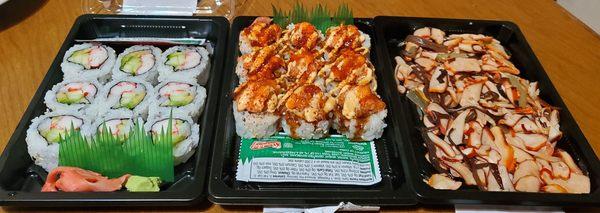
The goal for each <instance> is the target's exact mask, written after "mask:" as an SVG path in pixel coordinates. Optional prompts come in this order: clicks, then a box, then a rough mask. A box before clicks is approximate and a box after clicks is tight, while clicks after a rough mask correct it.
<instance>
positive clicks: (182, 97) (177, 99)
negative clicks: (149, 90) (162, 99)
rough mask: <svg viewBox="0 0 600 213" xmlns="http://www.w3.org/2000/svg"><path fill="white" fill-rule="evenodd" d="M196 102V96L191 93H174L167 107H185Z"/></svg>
mask: <svg viewBox="0 0 600 213" xmlns="http://www.w3.org/2000/svg"><path fill="white" fill-rule="evenodd" d="M193 100H194V96H193V95H192V94H191V93H189V92H178V93H173V94H171V95H170V96H169V101H167V106H176V107H180V106H185V105H188V104H190V103H192V101H193Z"/></svg>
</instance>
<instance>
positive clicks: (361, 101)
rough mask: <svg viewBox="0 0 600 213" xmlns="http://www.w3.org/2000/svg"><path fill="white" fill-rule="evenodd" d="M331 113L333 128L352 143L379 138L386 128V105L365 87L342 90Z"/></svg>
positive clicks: (350, 87) (348, 87)
mask: <svg viewBox="0 0 600 213" xmlns="http://www.w3.org/2000/svg"><path fill="white" fill-rule="evenodd" d="M333 112H334V113H333V114H334V120H333V121H334V123H333V127H334V128H335V129H336V130H337V131H338V132H339V133H340V134H343V135H345V136H346V137H348V138H350V139H351V140H353V141H370V140H373V139H376V138H379V137H381V135H382V134H383V129H384V128H385V127H386V126H387V125H386V124H385V121H384V119H385V117H386V116H387V109H386V105H385V103H384V102H383V101H382V100H381V99H380V98H379V96H378V95H377V94H375V93H374V92H373V91H372V90H371V88H369V86H367V85H361V86H347V87H345V88H344V89H342V93H341V94H340V96H339V97H338V99H337V105H336V107H335V109H334V110H333Z"/></svg>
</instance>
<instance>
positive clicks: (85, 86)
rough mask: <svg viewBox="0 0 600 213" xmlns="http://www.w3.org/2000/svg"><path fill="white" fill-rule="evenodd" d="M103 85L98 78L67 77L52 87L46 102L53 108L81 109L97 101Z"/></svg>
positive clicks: (45, 97)
mask: <svg viewBox="0 0 600 213" xmlns="http://www.w3.org/2000/svg"><path fill="white" fill-rule="evenodd" d="M100 88H101V85H100V83H99V82H98V81H96V80H91V81H89V80H82V79H76V78H73V79H67V80H64V81H63V82H60V83H58V84H56V85H54V86H53V87H52V89H51V90H49V91H48V92H46V96H44V103H46V106H48V108H50V109H52V110H69V111H73V110H80V109H85V108H87V107H88V106H90V105H92V104H93V103H94V102H95V99H96V95H97V94H98V90H100Z"/></svg>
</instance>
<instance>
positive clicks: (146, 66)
mask: <svg viewBox="0 0 600 213" xmlns="http://www.w3.org/2000/svg"><path fill="white" fill-rule="evenodd" d="M161 53H162V52H161V50H160V49H158V48H156V47H153V46H147V45H135V46H131V47H129V48H127V49H125V50H124V51H123V52H122V53H121V54H119V56H118V57H117V63H116V64H115V66H114V68H113V71H112V73H113V79H120V78H125V77H138V78H141V79H144V80H146V81H148V82H150V83H151V84H155V83H156V77H157V75H158V71H157V70H156V69H157V67H158V65H157V64H158V63H157V62H156V61H157V60H158V59H160V56H161Z"/></svg>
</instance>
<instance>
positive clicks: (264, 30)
mask: <svg viewBox="0 0 600 213" xmlns="http://www.w3.org/2000/svg"><path fill="white" fill-rule="evenodd" d="M281 32H282V30H281V27H279V25H277V24H275V23H273V20H272V19H271V18H268V17H258V18H256V19H254V22H252V24H251V25H250V26H248V27H246V28H244V30H242V32H240V44H239V45H240V52H241V53H242V54H248V53H251V52H252V51H254V50H256V49H260V48H263V47H266V46H269V45H271V44H274V43H276V42H277V41H278V40H279V38H280V37H281Z"/></svg>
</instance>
